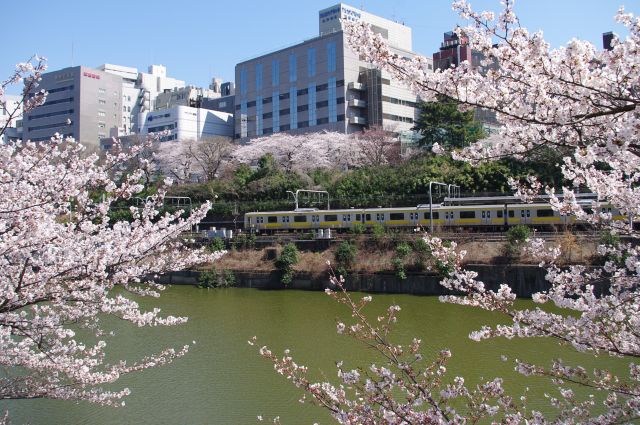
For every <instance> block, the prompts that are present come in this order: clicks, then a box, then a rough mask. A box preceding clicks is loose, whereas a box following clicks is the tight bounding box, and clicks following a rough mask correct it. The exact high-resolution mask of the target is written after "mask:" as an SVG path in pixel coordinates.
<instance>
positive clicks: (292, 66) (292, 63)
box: [289, 53, 298, 83]
mask: <svg viewBox="0 0 640 425" xmlns="http://www.w3.org/2000/svg"><path fill="white" fill-rule="evenodd" d="M296 66H297V65H296V55H295V54H293V53H291V54H290V55H289V82H290V83H293V82H294V81H296V80H297V79H298V74H297V72H296Z"/></svg>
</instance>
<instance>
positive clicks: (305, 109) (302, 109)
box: [297, 105, 309, 112]
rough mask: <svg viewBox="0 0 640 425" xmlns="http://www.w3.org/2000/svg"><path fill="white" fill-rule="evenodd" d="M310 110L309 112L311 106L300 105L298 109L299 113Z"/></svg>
mask: <svg viewBox="0 0 640 425" xmlns="http://www.w3.org/2000/svg"><path fill="white" fill-rule="evenodd" d="M308 110H309V105H300V106H298V109H297V111H298V112H304V111H308Z"/></svg>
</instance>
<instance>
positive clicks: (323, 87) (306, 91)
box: [236, 80, 344, 111]
mask: <svg viewBox="0 0 640 425" xmlns="http://www.w3.org/2000/svg"><path fill="white" fill-rule="evenodd" d="M343 86H344V80H338V81H336V87H343ZM328 88H329V84H327V83H324V84H318V85H316V93H317V92H320V91H325V90H327V89H328ZM307 94H309V89H308V88H304V89H299V90H296V95H297V96H305V95H307ZM290 96H291V94H290V93H289V92H287V93H280V94H279V95H278V99H279V100H287V99H289V98H290ZM343 101H344V99H343ZM271 102H273V97H272V96H269V97H265V98H264V99H262V104H263V105H266V104H267V103H271ZM254 106H256V101H255V100H252V101H250V102H247V108H253V107H254ZM240 107H241V105H240V104H238V105H236V111H239V110H240Z"/></svg>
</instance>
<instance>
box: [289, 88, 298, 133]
mask: <svg viewBox="0 0 640 425" xmlns="http://www.w3.org/2000/svg"><path fill="white" fill-rule="evenodd" d="M289 102H290V104H289V109H290V111H291V112H290V113H291V115H290V117H291V121H290V123H291V128H298V96H297V90H296V87H295V86H293V87H291V89H290V90H289Z"/></svg>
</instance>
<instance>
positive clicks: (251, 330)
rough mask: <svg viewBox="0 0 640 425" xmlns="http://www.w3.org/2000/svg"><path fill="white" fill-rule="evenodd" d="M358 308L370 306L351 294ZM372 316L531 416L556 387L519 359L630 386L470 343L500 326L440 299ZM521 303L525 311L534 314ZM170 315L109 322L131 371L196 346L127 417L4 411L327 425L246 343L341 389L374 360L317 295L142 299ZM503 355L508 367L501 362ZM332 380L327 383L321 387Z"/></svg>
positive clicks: (114, 420)
mask: <svg viewBox="0 0 640 425" xmlns="http://www.w3.org/2000/svg"><path fill="white" fill-rule="evenodd" d="M352 295H353V296H355V297H361V296H363V295H364V294H359V293H354V294H352ZM373 298H374V302H373V304H372V305H371V307H370V309H369V316H370V317H373V318H375V317H376V314H377V313H379V312H380V311H381V310H383V309H384V308H386V307H387V306H388V305H391V304H398V305H400V306H401V308H402V310H401V311H400V313H399V323H398V326H397V334H396V337H397V338H396V340H397V341H400V342H407V341H410V340H411V338H412V337H414V336H415V337H418V338H421V339H422V341H423V343H424V351H425V354H427V355H429V354H434V353H436V352H437V351H439V350H440V349H442V348H448V349H450V350H451V351H452V353H453V357H452V359H451V362H450V364H449V372H450V374H449V377H450V378H451V379H452V378H453V377H454V376H455V375H456V374H457V375H462V376H465V378H466V380H467V382H471V383H473V382H478V381H479V380H480V379H481V378H485V379H491V378H493V377H496V376H502V377H504V378H505V382H506V387H507V388H508V389H510V390H513V393H514V394H515V395H519V394H521V393H522V392H523V391H524V390H525V388H529V399H530V402H529V407H530V408H536V409H540V410H543V411H544V410H547V407H546V406H547V402H546V400H545V399H544V396H543V394H544V393H545V392H550V393H552V391H553V386H552V385H551V384H550V382H549V381H548V380H545V379H542V378H525V377H523V376H521V375H518V374H517V373H515V372H514V371H513V361H512V360H513V359H514V358H519V359H525V360H537V361H538V362H541V363H543V364H549V362H550V361H551V359H553V358H556V357H560V358H562V359H563V360H565V361H567V362H573V363H576V362H579V363H580V364H582V365H584V366H586V367H587V369H592V368H594V367H610V368H613V369H615V370H616V371H619V372H620V373H621V374H623V375H624V372H625V369H626V365H627V364H628V360H622V359H612V358H610V357H608V356H601V357H598V358H594V357H592V356H590V355H586V354H580V353H576V352H575V351H573V350H572V349H570V348H567V347H559V346H558V344H557V343H556V342H554V341H552V340H547V339H528V340H520V339H518V340H506V339H497V340H490V341H485V342H480V343H477V342H473V341H471V340H469V339H468V338H467V335H468V334H469V332H470V331H472V330H475V329H477V328H478V327H479V326H480V325H481V324H495V323H498V322H499V321H500V320H503V319H501V318H500V316H498V315H495V314H492V313H488V312H484V311H480V310H477V309H473V308H468V307H461V306H455V305H449V304H442V303H440V302H439V301H438V299H437V298H436V297H419V296H411V295H374V296H373ZM532 304H533V303H532V302H530V301H522V302H521V305H522V307H526V306H530V305H532ZM143 305H145V306H147V307H151V306H158V307H160V308H162V311H163V312H164V313H165V314H173V315H180V316H188V317H189V322H188V323H187V324H185V325H182V326H175V327H170V328H156V329H147V328H143V329H139V328H135V327H133V326H130V325H128V324H124V323H122V322H117V321H114V322H113V323H109V327H112V328H115V330H116V332H117V336H116V337H115V338H114V339H113V340H111V341H109V342H108V344H109V352H110V355H112V356H113V357H114V358H121V357H124V358H126V359H128V360H136V359H138V358H140V357H141V356H143V355H144V354H149V353H152V352H157V351H159V350H160V349H162V348H164V347H168V346H174V347H181V346H182V345H184V344H191V343H192V341H193V340H195V341H196V342H197V343H196V345H195V346H192V348H191V349H190V352H189V354H188V355H187V356H186V357H183V358H181V359H178V360H176V361H175V362H174V363H172V364H171V365H168V366H164V367H159V368H155V369H149V370H146V371H143V372H140V373H136V374H133V375H129V376H126V377H124V378H123V379H121V380H120V381H119V382H118V384H117V385H116V386H114V388H122V387H125V386H126V387H128V388H130V389H131V391H132V394H131V396H129V397H128V398H127V399H126V407H124V408H118V409H114V408H106V407H98V406H94V405H91V404H89V403H84V402H83V403H74V402H67V401H53V400H26V401H11V402H6V401H5V402H0V409H2V410H3V411H4V410H5V409H9V411H10V415H11V419H12V422H13V423H14V424H22V423H27V422H28V423H32V424H98V425H99V424H254V423H256V417H257V416H258V415H262V416H264V417H265V418H267V417H274V416H280V418H281V420H282V422H283V423H286V424H302V423H308V424H311V423H314V422H318V423H321V424H327V423H332V421H331V418H330V417H329V416H328V415H327V413H325V412H324V411H323V410H322V409H320V408H317V407H314V406H310V405H301V404H300V403H298V399H299V398H300V396H301V392H300V391H299V390H298V389H296V388H294V387H293V386H292V385H291V384H290V383H289V382H288V381H286V380H285V379H284V378H283V377H282V376H280V375H277V374H276V373H275V372H274V370H273V367H272V366H271V365H270V364H269V363H268V362H267V361H266V360H263V359H262V358H261V357H260V356H259V355H258V354H257V349H258V347H251V346H249V345H248V344H247V340H248V339H249V338H250V337H251V336H253V335H256V336H257V337H258V344H259V345H263V344H267V345H269V347H270V348H271V349H272V350H273V351H274V352H276V353H281V352H282V350H284V349H285V348H290V349H291V351H292V354H293V356H294V358H295V359H296V360H297V362H298V363H301V364H305V365H307V366H309V367H310V369H311V375H312V376H314V377H315V378H317V379H322V378H323V377H326V379H330V380H332V381H333V382H334V383H335V382H337V379H336V372H335V361H337V360H344V361H345V365H346V366H349V367H355V366H357V365H362V366H366V365H368V364H370V363H371V362H372V361H373V360H375V361H376V362H377V363H378V364H379V363H380V360H379V359H376V358H375V357H374V356H373V353H372V352H370V351H368V350H365V349H363V348H362V347H361V346H360V345H359V344H358V343H357V342H355V341H352V340H350V339H349V338H348V337H345V336H342V335H337V334H336V332H335V321H336V318H340V320H344V321H348V320H349V314H348V312H347V311H346V310H345V309H344V307H343V306H341V305H338V304H337V303H336V302H334V301H333V300H332V299H330V298H329V297H328V296H327V295H326V294H324V293H322V292H305V291H293V290H286V291H260V290H256V289H218V290H206V289H198V288H195V287H188V286H183V287H170V288H168V289H167V290H166V291H164V293H163V295H162V296H161V297H160V299H144V300H143ZM501 355H506V356H507V357H508V358H509V361H507V362H504V361H502V360H501ZM326 379H325V380H326Z"/></svg>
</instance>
